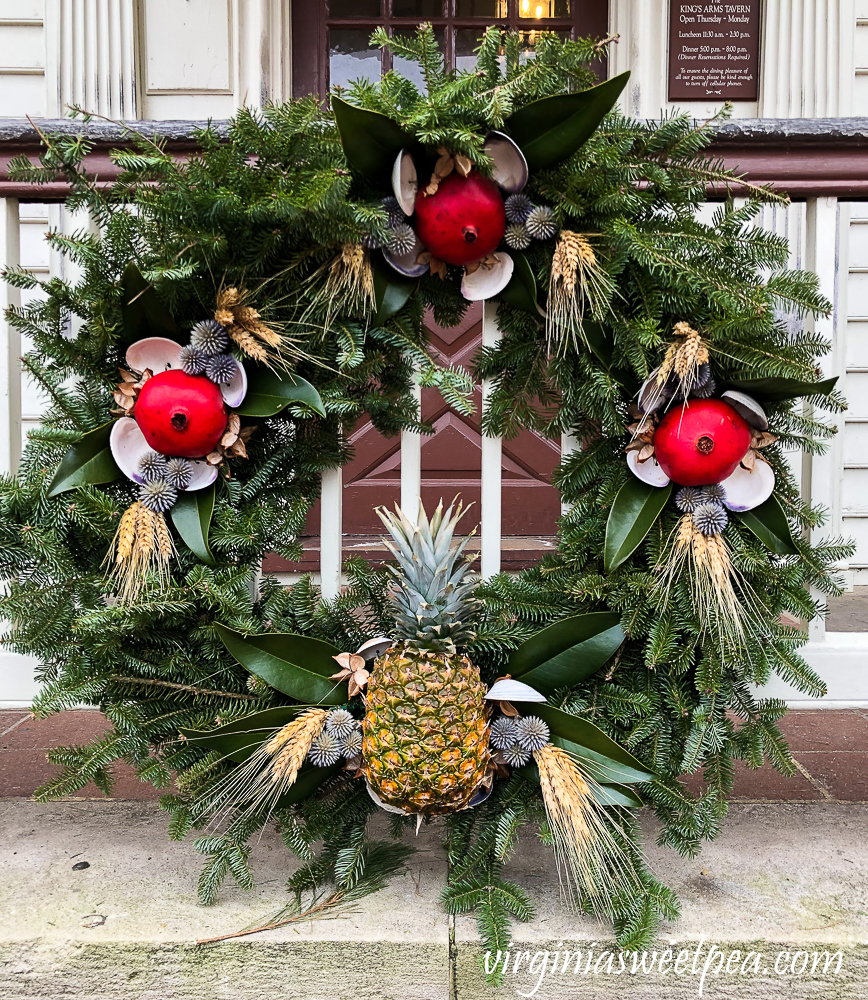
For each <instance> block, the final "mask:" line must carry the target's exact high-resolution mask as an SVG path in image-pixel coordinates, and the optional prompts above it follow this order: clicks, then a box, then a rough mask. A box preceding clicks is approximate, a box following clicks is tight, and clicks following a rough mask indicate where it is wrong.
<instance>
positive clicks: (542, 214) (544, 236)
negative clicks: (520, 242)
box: [525, 205, 558, 240]
mask: <svg viewBox="0 0 868 1000" xmlns="http://www.w3.org/2000/svg"><path fill="white" fill-rule="evenodd" d="M525 225H526V226H527V231H528V232H529V233H530V235H531V236H532V237H533V238H534V239H535V240H550V239H551V238H552V237H553V236H556V235H557V231H558V224H557V222H556V221H555V213H554V212H553V211H552V210H551V209H550V208H549V207H548V205H537V206H536V208H532V209H531V211H530V214H529V215H528V217H527V219H526V220H525Z"/></svg>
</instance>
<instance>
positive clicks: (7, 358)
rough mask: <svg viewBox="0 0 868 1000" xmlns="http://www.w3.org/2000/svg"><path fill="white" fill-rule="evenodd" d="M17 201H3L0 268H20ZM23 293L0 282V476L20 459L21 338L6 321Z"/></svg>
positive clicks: (0, 209)
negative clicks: (7, 312)
mask: <svg viewBox="0 0 868 1000" xmlns="http://www.w3.org/2000/svg"><path fill="white" fill-rule="evenodd" d="M20 262H21V256H20V224H19V221H18V199H17V198H0V268H6V267H10V268H12V267H18V265H19V264H20ZM20 304H21V293H20V292H19V290H18V289H17V288H13V287H12V286H11V285H9V284H8V283H7V282H5V281H0V472H3V473H6V474H7V475H8V474H14V473H15V472H16V471H17V470H18V461H19V459H20V457H21V362H20V360H19V359H20V357H21V334H20V333H19V332H18V331H17V330H16V329H15V328H14V327H13V326H12V325H11V324H10V323H9V322H7V320H6V318H5V312H6V310H7V309H8V308H9V307H10V306H18V305H20Z"/></svg>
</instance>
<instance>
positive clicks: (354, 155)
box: [331, 97, 412, 188]
mask: <svg viewBox="0 0 868 1000" xmlns="http://www.w3.org/2000/svg"><path fill="white" fill-rule="evenodd" d="M331 106H332V113H333V114H334V116H335V123H336V124H337V127H338V132H339V133H340V136H341V145H342V146H343V147H344V155H345V156H346V158H347V163H349V165H350V166H351V167H352V169H353V170H357V171H358V172H359V173H360V174H364V175H365V176H366V177H368V178H369V179H370V180H372V181H375V182H379V185H380V187H383V188H386V187H388V186H389V178H390V177H391V171H392V165H393V164H394V162H395V157H396V156H397V155H398V153H400V152H401V150H402V149H404V148H406V147H408V146H410V145H412V142H411V140H410V139H409V137H408V136H407V135H406V134H405V132H404V130H403V129H402V128H401V126H400V125H399V124H398V123H397V122H396V121H393V120H392V119H391V118H388V117H387V116H386V115H381V114H380V113H379V112H378V111H368V110H367V109H366V108H357V107H356V106H355V105H354V104H348V103H347V102H346V101H344V100H342V99H341V98H340V97H332V99H331Z"/></svg>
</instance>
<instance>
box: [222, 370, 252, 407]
mask: <svg viewBox="0 0 868 1000" xmlns="http://www.w3.org/2000/svg"><path fill="white" fill-rule="evenodd" d="M232 360H233V361H235V374H234V375H233V376H232V379H231V381H229V382H225V383H224V384H223V385H221V386H220V392H221V393H222V394H223V400H224V402H225V403H226V405H227V406H230V407H233V408H234V407H236V406H240V405H241V403H242V402H243V400H244V397H245V396H246V395H247V372H246V371H245V370H244V365H242V364H240V363H239V362H238V361H237V360H236V359H235V358H233V359H232Z"/></svg>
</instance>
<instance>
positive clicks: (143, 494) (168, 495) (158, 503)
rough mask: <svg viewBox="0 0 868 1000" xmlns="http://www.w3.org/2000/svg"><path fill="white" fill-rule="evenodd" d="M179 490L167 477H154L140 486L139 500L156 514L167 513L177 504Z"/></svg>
mask: <svg viewBox="0 0 868 1000" xmlns="http://www.w3.org/2000/svg"><path fill="white" fill-rule="evenodd" d="M177 499H178V491H177V490H176V489H175V487H174V486H171V485H170V484H169V483H167V482H166V480H165V479H152V480H151V481H150V482H147V483H145V484H144V485H143V486H140V487H139V501H140V502H141V503H142V504H143V505H144V506H145V507H147V508H148V510H152V511H153V512H154V513H155V514H165V513H166V511H167V510H171V508H172V507H174V506H175V501H176V500H177Z"/></svg>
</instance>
